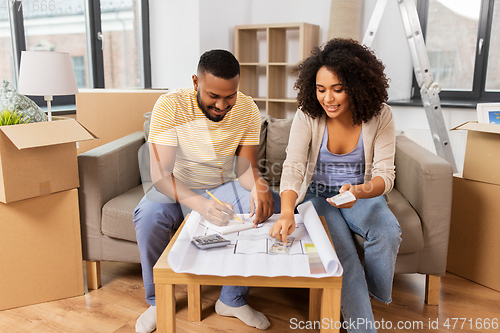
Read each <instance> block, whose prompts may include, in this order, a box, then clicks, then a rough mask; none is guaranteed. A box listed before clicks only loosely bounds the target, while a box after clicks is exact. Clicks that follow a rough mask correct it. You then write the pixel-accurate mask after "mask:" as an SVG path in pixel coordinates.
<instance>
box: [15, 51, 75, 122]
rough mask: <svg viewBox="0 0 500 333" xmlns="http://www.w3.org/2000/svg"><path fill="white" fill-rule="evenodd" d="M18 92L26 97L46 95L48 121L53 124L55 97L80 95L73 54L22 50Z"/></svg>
mask: <svg viewBox="0 0 500 333" xmlns="http://www.w3.org/2000/svg"><path fill="white" fill-rule="evenodd" d="M17 90H18V92H19V93H20V94H23V95H31V96H44V99H45V100H46V101H47V111H48V112H47V115H48V120H49V121H52V112H51V101H52V96H59V95H74V94H78V86H77V84H76V79H75V73H74V71H73V65H72V63H71V57H70V55H69V53H68V52H52V51H22V53H21V69H20V71H19V82H18V89H17Z"/></svg>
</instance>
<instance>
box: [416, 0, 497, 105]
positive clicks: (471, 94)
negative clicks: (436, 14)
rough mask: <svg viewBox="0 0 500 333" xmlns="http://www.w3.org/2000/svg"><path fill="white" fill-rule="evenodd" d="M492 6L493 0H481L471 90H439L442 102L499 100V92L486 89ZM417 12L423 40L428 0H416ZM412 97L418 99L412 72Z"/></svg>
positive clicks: (418, 89)
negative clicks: (481, 45) (480, 48)
mask: <svg viewBox="0 0 500 333" xmlns="http://www.w3.org/2000/svg"><path fill="white" fill-rule="evenodd" d="M493 7H494V0H481V9H480V15H479V25H478V33H477V39H476V54H475V55H476V56H475V63H474V75H473V82H472V90H471V91H465V90H454V91H451V90H444V89H443V90H441V92H440V93H439V97H440V99H441V100H442V101H443V102H446V101H453V102H464V103H471V102H473V103H476V102H492V101H499V100H500V92H491V91H486V90H485V88H486V74H487V69H488V68H487V65H488V57H489V50H490V41H491V27H492V23H493ZM417 12H418V16H419V18H420V24H421V28H422V34H423V37H424V40H425V39H426V37H427V20H428V12H429V0H418V2H417ZM481 39H482V40H483V47H482V50H481V53H479V44H480V40H481ZM412 90H413V91H412V95H413V96H412V99H413V100H416V99H420V98H421V96H420V87H419V86H418V83H417V80H416V79H415V74H413V84H412Z"/></svg>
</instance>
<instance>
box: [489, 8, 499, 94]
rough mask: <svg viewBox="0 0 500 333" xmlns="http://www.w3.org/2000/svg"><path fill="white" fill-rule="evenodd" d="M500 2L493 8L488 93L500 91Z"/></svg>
mask: <svg viewBox="0 0 500 333" xmlns="http://www.w3.org/2000/svg"><path fill="white" fill-rule="evenodd" d="M499 54H500V1H499V0H495V3H494V7H493V24H492V27H491V40H490V50H489V56H488V69H487V74H486V91H500V63H499V61H498V55H499Z"/></svg>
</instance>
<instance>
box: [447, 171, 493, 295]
mask: <svg viewBox="0 0 500 333" xmlns="http://www.w3.org/2000/svg"><path fill="white" fill-rule="evenodd" d="M498 198H500V186H499V185H494V184H488V183H483V182H477V181H473V180H467V179H463V178H460V177H454V178H453V204H452V213H451V226H450V242H449V246H448V262H447V270H448V271H449V272H451V273H453V274H456V275H458V276H461V277H464V278H466V279H469V280H472V281H475V282H477V283H480V284H482V285H484V286H486V287H489V288H492V289H495V290H498V291H500V242H499V239H498V237H499V235H500V223H499V221H500V205H499V204H498Z"/></svg>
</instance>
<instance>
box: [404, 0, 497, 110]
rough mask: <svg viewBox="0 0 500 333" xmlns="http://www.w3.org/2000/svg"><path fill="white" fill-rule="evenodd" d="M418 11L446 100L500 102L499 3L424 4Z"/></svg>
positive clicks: (437, 0)
mask: <svg viewBox="0 0 500 333" xmlns="http://www.w3.org/2000/svg"><path fill="white" fill-rule="evenodd" d="M418 12H419V16H420V21H421V25H422V30H423V33H424V37H425V42H426V47H427V53H428V55H429V62H430V65H431V73H432V75H433V78H434V81H436V82H439V83H440V85H441V88H442V91H441V93H440V97H441V99H442V100H453V101H464V102H467V101H468V102H477V101H498V100H500V66H499V63H498V55H499V52H500V0H419V2H418ZM414 88H415V89H414V91H415V95H417V96H416V97H419V95H420V89H419V88H418V86H417V83H416V81H414Z"/></svg>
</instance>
